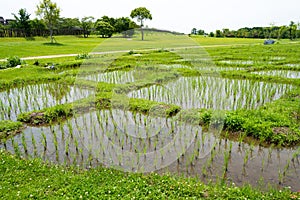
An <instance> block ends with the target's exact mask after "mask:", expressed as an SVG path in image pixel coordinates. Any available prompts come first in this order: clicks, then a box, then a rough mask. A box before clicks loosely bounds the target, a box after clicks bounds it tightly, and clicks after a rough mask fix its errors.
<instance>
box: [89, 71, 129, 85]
mask: <svg viewBox="0 0 300 200" xmlns="http://www.w3.org/2000/svg"><path fill="white" fill-rule="evenodd" d="M83 78H84V79H86V80H91V81H96V82H106V83H115V84H125V83H131V82H134V73H133V71H129V72H127V71H113V72H106V73H100V74H91V75H88V76H85V77H83Z"/></svg>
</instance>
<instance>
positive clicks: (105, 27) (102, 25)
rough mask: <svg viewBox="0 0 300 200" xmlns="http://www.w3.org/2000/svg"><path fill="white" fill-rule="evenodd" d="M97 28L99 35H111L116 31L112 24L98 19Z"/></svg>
mask: <svg viewBox="0 0 300 200" xmlns="http://www.w3.org/2000/svg"><path fill="white" fill-rule="evenodd" d="M95 28H96V30H97V31H98V33H99V35H101V37H103V38H104V37H111V36H112V34H113V33H114V31H115V29H114V27H113V26H112V25H110V24H109V23H108V22H104V21H98V22H97V23H96V27H95Z"/></svg>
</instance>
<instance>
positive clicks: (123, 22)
mask: <svg viewBox="0 0 300 200" xmlns="http://www.w3.org/2000/svg"><path fill="white" fill-rule="evenodd" d="M131 26H132V21H131V20H130V19H129V18H128V17H121V18H118V19H116V20H115V26H114V28H115V32H116V33H122V34H123V36H124V37H126V36H127V31H128V30H130V29H133V28H134V27H131Z"/></svg>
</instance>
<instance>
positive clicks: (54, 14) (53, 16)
mask: <svg viewBox="0 0 300 200" xmlns="http://www.w3.org/2000/svg"><path fill="white" fill-rule="evenodd" d="M36 14H37V15H39V16H40V17H41V18H43V19H44V21H45V23H46V24H47V27H48V28H49V30H50V39H51V43H53V29H54V27H55V25H56V24H57V21H58V19H59V14H60V8H58V7H57V5H56V3H53V2H51V0H43V1H42V2H40V4H39V5H37V11H36Z"/></svg>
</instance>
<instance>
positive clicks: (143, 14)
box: [130, 7, 152, 40]
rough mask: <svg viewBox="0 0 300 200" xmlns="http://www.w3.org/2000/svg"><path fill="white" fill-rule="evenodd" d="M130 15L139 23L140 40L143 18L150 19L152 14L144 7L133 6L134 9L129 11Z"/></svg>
mask: <svg viewBox="0 0 300 200" xmlns="http://www.w3.org/2000/svg"><path fill="white" fill-rule="evenodd" d="M130 17H131V18H132V19H134V18H136V19H137V21H138V22H140V23H141V31H142V40H144V31H143V26H144V20H146V19H150V20H152V15H151V13H150V11H149V10H148V9H147V8H145V7H139V8H135V9H134V10H132V11H131V14H130Z"/></svg>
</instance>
